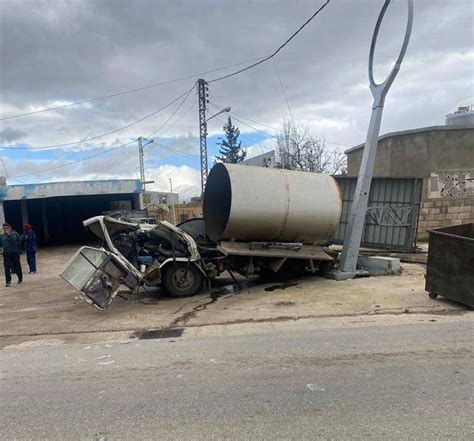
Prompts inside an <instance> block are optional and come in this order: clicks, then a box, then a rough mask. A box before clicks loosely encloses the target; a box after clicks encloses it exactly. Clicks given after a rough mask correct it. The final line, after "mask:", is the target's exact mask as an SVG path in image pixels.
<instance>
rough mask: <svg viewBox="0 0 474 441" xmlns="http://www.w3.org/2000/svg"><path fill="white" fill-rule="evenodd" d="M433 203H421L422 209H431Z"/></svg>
mask: <svg viewBox="0 0 474 441" xmlns="http://www.w3.org/2000/svg"><path fill="white" fill-rule="evenodd" d="M433 207H434V202H423V208H433Z"/></svg>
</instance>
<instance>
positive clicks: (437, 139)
mask: <svg viewBox="0 0 474 441" xmlns="http://www.w3.org/2000/svg"><path fill="white" fill-rule="evenodd" d="M361 147H363V145H362V146H357V147H354V148H353V149H349V150H347V151H346V152H345V153H346V154H347V174H348V175H349V176H357V175H358V173H359V167H360V161H361V158H362V148H361ZM460 168H467V169H471V168H474V126H434V127H425V128H421V129H416V130H406V131H404V132H395V133H388V134H386V135H383V136H381V137H380V138H379V144H378V148H377V155H376V158H375V169H374V176H380V177H384V176H391V177H406V176H414V177H419V178H424V177H428V176H430V174H431V173H432V172H433V171H437V170H458V169H460Z"/></svg>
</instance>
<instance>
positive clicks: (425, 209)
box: [420, 208, 430, 215]
mask: <svg viewBox="0 0 474 441" xmlns="http://www.w3.org/2000/svg"><path fill="white" fill-rule="evenodd" d="M429 212H430V210H429V209H428V208H421V209H420V215H424V214H429Z"/></svg>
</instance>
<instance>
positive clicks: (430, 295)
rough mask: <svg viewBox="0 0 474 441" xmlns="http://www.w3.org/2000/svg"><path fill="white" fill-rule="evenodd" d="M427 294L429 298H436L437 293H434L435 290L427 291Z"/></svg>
mask: <svg viewBox="0 0 474 441" xmlns="http://www.w3.org/2000/svg"><path fill="white" fill-rule="evenodd" d="M428 296H429V297H430V299H436V298H437V297H438V294H436V293H435V292H429V293H428Z"/></svg>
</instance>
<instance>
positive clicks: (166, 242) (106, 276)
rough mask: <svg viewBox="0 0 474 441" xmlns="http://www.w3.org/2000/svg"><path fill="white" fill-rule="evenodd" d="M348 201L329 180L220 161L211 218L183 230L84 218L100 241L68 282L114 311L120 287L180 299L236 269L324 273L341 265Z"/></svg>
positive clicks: (81, 257) (209, 187) (206, 209)
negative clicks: (339, 236)
mask: <svg viewBox="0 0 474 441" xmlns="http://www.w3.org/2000/svg"><path fill="white" fill-rule="evenodd" d="M341 209H342V198H341V194H340V190H339V187H338V185H337V183H336V181H335V180H334V179H333V178H332V177H331V176H329V175H325V174H318V173H307V172H295V171H289V170H280V169H269V168H264V167H253V166H247V165H235V164H216V165H215V166H214V167H213V168H212V170H211V172H210V174H209V177H208V180H207V184H206V189H205V193H204V199H203V218H198V219H191V220H188V221H185V222H183V223H181V224H178V225H177V226H175V225H173V224H171V223H169V222H166V221H162V222H159V223H158V224H157V225H151V224H142V223H137V222H133V220H131V219H124V218H117V217H111V216H96V217H93V218H91V219H87V220H85V221H84V222H83V224H84V226H85V227H86V228H88V229H89V230H90V231H91V232H93V233H94V234H95V236H97V238H98V239H99V240H100V243H101V246H100V248H95V247H91V246H84V247H82V248H80V249H79V250H78V251H77V252H76V254H75V255H74V256H73V257H72V259H71V260H70V262H69V263H68V264H67V265H66V267H65V269H64V270H63V272H62V273H61V277H62V278H63V279H64V280H66V281H67V282H68V283H69V284H70V285H72V286H73V287H74V288H75V289H76V290H77V291H78V293H79V295H80V296H81V297H82V299H83V300H85V301H86V302H87V303H89V304H91V305H93V306H95V307H96V308H98V309H100V310H105V309H107V307H108V306H109V305H110V303H111V302H112V300H113V299H114V297H115V296H116V295H117V294H118V293H119V291H120V290H130V291H133V290H137V289H139V288H140V287H141V286H144V287H145V288H147V287H162V288H164V289H165V290H166V291H167V292H168V293H169V294H170V295H172V296H176V297H184V296H192V295H194V294H196V293H198V292H199V291H201V290H203V289H209V288H210V287H211V285H212V283H213V280H214V279H215V278H217V277H218V276H219V275H221V274H222V273H223V272H225V271H228V272H229V273H230V274H231V275H232V274H233V272H236V273H239V274H241V275H242V276H246V277H249V276H254V275H260V276H265V277H266V276H271V275H274V274H277V273H288V272H291V273H294V272H299V273H302V272H312V273H314V272H316V271H318V270H320V269H322V268H323V267H326V266H328V265H330V264H331V262H332V261H333V260H334V258H333V256H331V255H330V254H328V252H327V249H326V248H325V246H326V245H327V240H328V238H329V237H330V236H331V235H332V234H333V233H334V232H335V230H336V228H337V226H338V224H339V218H340V215H341Z"/></svg>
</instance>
